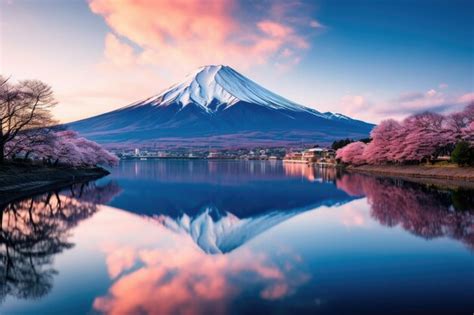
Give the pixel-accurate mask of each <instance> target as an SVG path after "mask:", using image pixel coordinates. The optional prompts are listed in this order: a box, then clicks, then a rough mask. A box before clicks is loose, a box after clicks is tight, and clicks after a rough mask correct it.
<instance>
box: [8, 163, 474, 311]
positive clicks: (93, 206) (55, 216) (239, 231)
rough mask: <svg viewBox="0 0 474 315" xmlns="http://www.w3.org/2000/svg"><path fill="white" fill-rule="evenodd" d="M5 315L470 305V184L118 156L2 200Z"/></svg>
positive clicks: (473, 226)
mask: <svg viewBox="0 0 474 315" xmlns="http://www.w3.org/2000/svg"><path fill="white" fill-rule="evenodd" d="M1 222H2V227H1V233H2V234H1V239H0V245H1V250H0V255H1V261H0V274H1V283H0V294H1V304H0V313H2V314H49V313H60V314H95V313H105V314H226V313H231V314H232V313H235V314H241V313H246V314H266V313H275V314H283V313H292V314H304V313H311V314H315V313H318V314H472V312H473V311H474V192H473V191H467V190H449V189H444V190H440V189H435V188H433V187H430V186H427V185H419V184H413V183H408V182H403V181H400V180H392V179H384V178H375V177H369V176H362V175H350V174H342V173H338V172H336V171H335V170H334V169H330V168H329V169H322V168H312V167H308V166H306V165H296V164H290V165H288V164H282V163H281V162H263V161H262V162H260V161H201V160H188V161H185V160H182V161H180V160H156V161H151V160H149V161H123V162H121V164H120V166H119V167H117V168H115V169H113V171H112V174H111V175H110V176H107V177H105V178H102V179H100V180H98V181H96V182H92V183H88V184H87V185H75V186H73V187H71V188H68V189H65V190H62V191H59V192H50V193H48V194H44V195H40V196H36V197H33V198H27V199H25V200H22V201H18V202H15V203H12V204H10V205H8V206H6V207H5V208H4V210H3V215H2V221H1Z"/></svg>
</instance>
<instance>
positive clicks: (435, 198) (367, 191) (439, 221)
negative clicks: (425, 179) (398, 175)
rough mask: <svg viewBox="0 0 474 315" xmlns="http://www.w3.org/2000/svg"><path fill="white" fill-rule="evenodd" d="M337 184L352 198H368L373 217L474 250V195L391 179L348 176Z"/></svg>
mask: <svg viewBox="0 0 474 315" xmlns="http://www.w3.org/2000/svg"><path fill="white" fill-rule="evenodd" d="M336 185H337V187H338V188H340V189H342V190H344V191H345V192H347V193H348V194H350V195H352V196H366V197H367V201H368V203H369V205H370V208H371V210H370V211H371V216H372V217H373V218H375V219H376V220H377V221H379V222H380V223H381V224H383V225H386V226H389V227H393V226H398V225H399V226H401V227H402V228H403V229H405V230H407V231H409V232H410V233H413V234H414V235H417V236H420V237H423V238H425V239H432V238H435V237H450V238H453V239H456V240H460V241H462V242H463V243H465V244H467V245H468V246H469V247H470V248H471V249H473V250H474V192H473V191H472V190H463V189H456V190H452V189H440V188H435V187H433V186H431V185H422V184H417V183H411V182H407V181H403V180H398V179H391V178H376V177H369V176H365V175H360V174H344V175H342V176H341V177H340V178H338V179H337V181H336Z"/></svg>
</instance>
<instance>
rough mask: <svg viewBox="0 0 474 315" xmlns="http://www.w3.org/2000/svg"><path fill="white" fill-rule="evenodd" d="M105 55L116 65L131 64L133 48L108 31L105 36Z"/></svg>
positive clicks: (133, 59)
mask: <svg viewBox="0 0 474 315" xmlns="http://www.w3.org/2000/svg"><path fill="white" fill-rule="evenodd" d="M104 54H105V57H106V58H107V59H108V60H110V61H111V62H112V63H114V64H116V65H131V64H133V62H134V61H135V58H134V54H133V48H132V47H130V45H127V44H125V43H122V42H121V41H120V40H119V39H118V38H117V36H115V35H113V34H111V33H109V34H107V36H106V37H105V52H104Z"/></svg>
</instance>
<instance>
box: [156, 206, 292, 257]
mask: <svg viewBox="0 0 474 315" xmlns="http://www.w3.org/2000/svg"><path fill="white" fill-rule="evenodd" d="M212 213H219V210H217V209H212V208H206V209H204V211H202V212H201V213H200V214H199V215H197V216H196V217H193V218H191V217H189V216H188V215H187V214H183V215H182V216H181V217H179V218H176V219H173V218H171V217H168V216H165V215H159V216H155V217H154V219H155V220H156V221H157V222H159V223H160V224H162V225H163V226H165V227H167V228H168V229H170V230H172V231H174V232H176V233H181V234H187V235H189V236H190V237H191V238H192V239H193V241H194V242H195V243H196V244H197V245H198V246H199V247H200V248H201V249H202V250H203V251H204V252H206V253H208V254H223V253H228V252H231V251H232V250H234V249H235V248H238V247H240V246H241V245H243V244H245V243H246V242H248V241H250V240H251V239H253V238H254V237H255V236H257V235H259V234H261V233H263V232H264V231H266V230H268V229H270V228H272V227H274V226H276V225H278V224H280V223H282V222H283V221H285V220H288V219H289V218H291V217H293V216H295V215H297V214H298V213H299V211H290V212H282V211H275V212H271V213H266V214H262V215H258V216H255V217H252V218H245V219H240V218H238V217H237V216H235V215H233V214H232V213H228V212H226V213H221V214H220V215H219V216H218V218H217V219H216V218H213V216H212Z"/></svg>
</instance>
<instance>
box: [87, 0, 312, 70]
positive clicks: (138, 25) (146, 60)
mask: <svg viewBox="0 0 474 315" xmlns="http://www.w3.org/2000/svg"><path fill="white" fill-rule="evenodd" d="M253 5H255V6H256V4H253ZM89 6H90V9H91V10H92V12H94V13H96V14H98V15H100V16H102V17H103V18H104V19H105V21H106V23H107V24H108V25H109V27H110V28H111V30H112V31H113V32H114V33H115V34H117V35H119V36H122V37H124V38H126V39H128V40H130V41H131V42H133V43H135V44H137V46H138V47H139V48H140V51H138V52H137V53H136V54H135V59H136V62H137V63H139V64H148V65H155V66H159V67H161V68H165V69H166V70H167V71H176V68H178V70H180V71H183V70H186V71H189V70H190V69H193V68H195V67H198V66H201V65H203V64H216V63H225V64H231V65H233V66H236V67H239V68H246V67H249V66H250V65H254V64H265V63H269V62H275V63H277V62H278V63H280V64H282V63H286V62H288V63H289V64H295V60H296V61H299V57H298V56H296V57H295V56H292V57H291V58H288V57H286V55H285V54H282V53H281V52H282V51H283V50H285V49H289V48H291V49H292V50H293V53H294V54H299V53H301V52H302V51H304V50H306V49H308V48H309V43H308V41H307V39H306V37H305V36H303V35H301V34H300V32H299V30H300V29H301V28H302V26H301V25H302V24H301V20H308V18H307V17H306V16H305V12H304V11H303V12H301V11H296V10H294V8H293V7H292V6H285V5H282V3H280V2H276V3H273V4H272V5H271V7H270V8H269V9H268V8H267V10H263V9H260V11H259V12H260V13H259V14H256V15H255V16H253V17H245V18H243V17H240V18H238V16H239V14H238V12H239V7H240V3H239V2H237V1H234V0H222V1H205V2H202V1H197V0H186V1H183V0H179V1H164V0H163V1H132V0H123V1H108V0H91V1H90V2H89ZM262 12H263V13H262ZM290 15H291V16H290ZM308 21H309V20H308ZM313 24H314V23H313ZM304 25H305V27H306V28H307V29H310V28H313V27H314V26H312V25H311V23H310V22H307V23H305V24H304ZM121 48H123V49H121ZM105 56H106V58H107V59H109V60H111V61H113V62H115V63H117V62H118V63H129V62H130V59H131V58H130V57H131V56H133V52H132V50H131V47H130V46H128V45H126V44H124V43H122V42H120V41H119V40H118V38H117V37H116V36H114V35H111V34H110V35H107V38H106V50H105ZM286 59H288V60H286Z"/></svg>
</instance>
